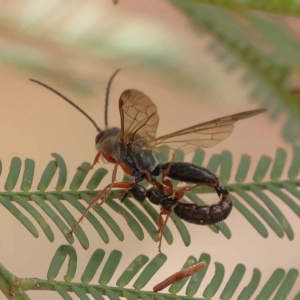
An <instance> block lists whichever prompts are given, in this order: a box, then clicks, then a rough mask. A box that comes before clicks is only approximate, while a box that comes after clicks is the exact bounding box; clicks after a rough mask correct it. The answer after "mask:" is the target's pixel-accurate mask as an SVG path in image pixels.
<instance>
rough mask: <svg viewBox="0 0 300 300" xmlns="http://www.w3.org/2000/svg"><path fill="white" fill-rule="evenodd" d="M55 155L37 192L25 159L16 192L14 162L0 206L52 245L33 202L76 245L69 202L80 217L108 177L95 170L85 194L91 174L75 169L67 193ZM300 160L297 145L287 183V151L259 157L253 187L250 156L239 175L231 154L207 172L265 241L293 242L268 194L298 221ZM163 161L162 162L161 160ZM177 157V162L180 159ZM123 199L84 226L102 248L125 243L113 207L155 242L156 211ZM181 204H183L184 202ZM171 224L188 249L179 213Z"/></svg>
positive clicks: (85, 243) (191, 195)
mask: <svg viewBox="0 0 300 300" xmlns="http://www.w3.org/2000/svg"><path fill="white" fill-rule="evenodd" d="M204 155H205V153H204V152H203V151H197V152H196V153H195V155H194V158H193V162H194V163H196V164H198V165H201V164H203V159H204ZM53 156H54V157H55V160H53V161H51V162H49V164H48V165H47V166H46V168H45V170H44V172H43V174H42V176H41V178H40V180H39V183H38V185H37V189H38V191H37V192H34V191H30V189H31V188H32V186H31V182H32V180H33V177H34V162H33V161H32V160H28V159H27V160H25V169H24V173H23V177H22V182H21V187H20V188H21V190H22V192H14V189H15V188H16V184H17V181H18V178H19V177H20V175H21V174H20V171H21V160H20V159H19V158H13V159H12V161H11V165H10V171H9V173H8V175H7V178H6V182H5V185H4V188H5V190H6V192H2V193H0V203H1V204H2V205H3V206H4V207H5V208H6V209H8V210H9V211H10V212H11V213H12V214H13V215H14V216H15V217H16V218H17V219H18V220H19V221H20V222H21V223H22V224H23V225H24V226H25V228H26V229H27V230H28V231H29V232H30V233H31V234H32V235H33V236H34V237H38V236H39V233H38V230H37V228H36V225H34V224H33V223H32V222H31V221H30V220H29V218H28V217H27V216H26V215H25V214H23V213H22V212H21V211H20V210H19V208H18V206H22V207H23V208H24V209H25V210H26V211H27V212H28V214H29V215H31V216H32V217H33V218H34V219H35V220H36V222H37V224H38V225H39V226H40V227H41V229H42V231H43V232H44V234H45V235H46V237H47V238H48V240H49V241H51V242H52V241H53V240H54V234H53V231H52V229H51V226H52V225H50V224H49V223H48V222H47V221H46V220H45V218H44V217H43V216H42V214H41V213H40V212H39V211H38V210H37V209H36V208H35V207H34V206H33V205H32V202H34V203H35V204H36V205H38V206H39V207H40V208H41V209H42V211H43V212H44V213H45V214H46V215H48V217H50V219H51V220H52V221H53V223H54V224H55V225H56V226H57V227H58V228H59V230H60V231H61V232H62V234H63V235H64V237H65V239H66V241H67V242H68V243H70V244H72V243H73V242H74V237H73V236H70V235H69V231H70V228H71V227H72V226H74V224H75V223H76V219H75V218H74V216H73V215H72V214H71V212H70V211H69V210H68V208H67V206H66V203H68V204H70V205H71V206H73V207H74V208H75V209H77V210H78V211H79V212H80V213H83V212H84V210H85V206H84V205H83V204H82V203H81V202H79V201H78V200H79V199H83V200H84V201H85V202H86V203H89V202H90V201H91V200H92V199H93V197H94V196H95V195H96V194H97V193H98V192H99V191H97V190H95V189H96V188H97V187H98V185H99V184H101V180H102V179H103V178H104V177H105V176H106V174H107V170H105V169H103V168H100V169H98V170H96V171H95V172H94V173H93V174H92V175H91V177H90V179H89V180H88V183H87V185H86V189H84V188H82V184H83V182H84V180H85V179H86V177H87V176H90V175H88V174H87V172H86V171H83V170H77V172H76V173H75V175H74V176H73V178H72V180H71V183H70V186H69V190H65V183H66V181H67V168H66V165H65V163H64V161H63V159H62V157H60V156H59V155H58V154H54V155H53ZM299 156H300V148H299V147H298V146H294V151H293V159H292V163H291V165H290V167H289V169H288V179H286V180H283V179H281V176H282V173H283V170H284V169H285V167H286V157H287V154H286V152H285V151H284V150H283V149H278V150H277V152H276V156H275V159H274V160H272V159H271V158H270V157H267V156H262V157H261V159H260V160H259V161H258V163H257V165H256V167H255V168H256V169H255V172H254V175H253V181H252V182H247V181H246V178H247V176H248V172H249V169H250V166H251V159H250V157H249V156H247V155H243V156H242V157H241V159H240V161H239V164H238V168H237V171H236V174H233V171H232V164H233V159H232V155H231V153H230V152H228V151H223V152H222V153H221V154H220V155H213V156H211V158H210V160H209V162H208V165H207V167H208V168H209V169H210V170H212V171H213V172H216V173H218V174H220V183H221V184H222V185H226V187H227V188H228V190H229V191H230V195H231V199H232V201H233V204H234V209H236V210H238V211H239V212H240V213H241V214H242V215H243V216H244V217H245V218H246V219H247V220H248V222H249V223H250V224H251V225H252V226H253V228H254V229H255V230H256V231H257V232H258V233H259V234H260V235H261V236H262V237H264V238H266V237H268V235H269V233H268V230H269V229H271V230H272V231H273V232H274V233H275V234H276V235H277V236H278V237H279V238H282V237H283V236H284V235H286V236H287V237H288V239H290V240H292V239H293V238H294V232H293V229H292V226H291V225H290V222H289V220H288V219H287V217H286V216H285V215H284V214H283V212H282V211H281V210H280V208H279V207H278V206H277V205H276V204H275V202H274V201H272V199H271V198H270V197H269V196H268V195H267V193H266V192H267V191H269V192H271V193H272V194H273V195H274V196H275V197H277V198H278V199H280V200H281V201H282V202H283V203H284V204H285V205H286V206H288V207H289V208H290V209H291V210H292V212H293V213H294V214H296V215H297V216H298V217H300V206H299V204H298V203H297V202H296V201H295V200H294V199H293V197H296V198H298V199H299V198H300V192H299V190H298V189H297V187H298V186H299V184H300V182H299V180H298V179H297V178H298V173H299V168H300V159H299ZM160 158H161V159H162V158H163V157H160ZM176 158H178V155H177V156H176ZM81 166H82V167H83V168H87V167H88V166H89V164H87V163H83V164H82V165H81ZM57 171H59V172H58V173H59V174H58V180H57V183H56V191H47V189H48V186H49V184H50V183H51V181H52V180H53V177H54V175H55V172H57ZM267 172H270V178H266V174H267ZM233 177H234V181H235V182H232V181H233V179H231V178H233ZM125 179H126V178H125ZM228 182H230V183H228ZM213 192H214V191H213V190H212V189H209V188H203V187H201V188H196V189H193V190H192V191H189V192H187V193H186V197H187V198H188V199H189V200H190V201H192V202H194V203H196V204H198V205H203V204H205V200H203V199H202V196H203V195H204V194H205V193H213ZM123 194H124V191H123V190H114V191H112V193H111V197H110V199H108V201H106V202H105V205H102V206H100V207H97V208H96V209H95V212H96V214H97V215H98V216H100V219H98V218H97V217H96V216H95V215H94V214H93V213H91V212H89V213H88V214H87V215H86V221H88V222H89V223H90V224H91V225H92V226H93V227H94V229H95V230H96V232H97V233H98V235H99V237H100V239H101V240H102V241H103V242H104V243H108V242H109V236H110V235H111V234H114V235H115V236H116V237H117V238H118V239H119V240H120V241H122V240H123V239H124V232H123V230H122V229H121V227H120V226H119V225H118V223H117V221H116V220H115V219H114V218H112V217H111V216H110V213H109V211H108V210H109V208H111V209H112V210H114V211H115V212H121V213H122V215H123V216H125V218H126V219H127V224H128V227H129V228H130V229H131V231H132V232H133V234H134V235H135V236H136V238H137V239H138V240H143V238H144V234H145V232H146V233H147V234H149V236H150V237H151V238H152V239H153V240H154V241H157V240H158V233H157V221H158V209H157V208H156V207H154V206H153V205H152V204H150V203H149V202H148V201H145V202H144V203H138V202H137V201H135V200H134V199H133V200H131V199H126V200H125V201H124V205H122V204H120V203H118V200H117V198H120V197H122V195H123ZM182 201H185V200H184V199H183V200H182ZM49 204H51V205H49ZM171 219H172V220H173V222H174V224H175V225H176V228H177V230H178V232H179V234H180V236H181V238H182V240H183V242H184V244H185V245H186V246H188V245H190V243H191V237H190V234H189V232H188V230H187V228H186V225H185V223H184V222H183V221H182V220H181V219H180V218H178V217H177V216H176V215H175V214H172V216H171ZM103 222H104V223H105V224H106V225H107V226H108V227H109V231H108V230H107V229H105V227H104V226H103ZM208 228H210V229H211V230H212V231H213V232H214V233H219V232H220V233H222V234H223V235H224V236H225V237H226V238H228V239H230V238H231V236H232V232H231V230H230V228H229V227H228V225H227V224H226V223H225V222H221V223H218V224H215V225H211V226H208ZM268 228H269V229H268ZM75 236H76V238H77V239H78V241H79V242H80V244H81V245H82V247H83V248H84V249H87V248H89V240H88V237H87V235H86V233H85V231H84V230H83V228H82V227H81V226H79V227H78V228H77V229H76V231H75ZM164 238H165V239H166V241H167V242H168V243H169V244H171V243H172V242H173V235H172V233H171V231H170V229H169V228H167V227H166V229H165V231H164Z"/></svg>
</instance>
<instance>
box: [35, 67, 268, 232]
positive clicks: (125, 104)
mask: <svg viewBox="0 0 300 300" xmlns="http://www.w3.org/2000/svg"><path fill="white" fill-rule="evenodd" d="M118 72H119V70H116V71H115V72H114V74H113V75H112V76H111V78H110V80H109V82H108V85H107V92H106V99H105V113H104V118H105V129H104V130H102V129H101V128H100V127H99V126H98V125H97V123H96V122H95V121H94V120H93V119H92V118H91V117H90V116H89V115H88V114H87V113H86V112H84V111H83V110H82V109H81V108H80V107H78V106H77V105H76V104H75V103H74V102H72V101H71V100H70V99H68V98H67V97H65V96H64V95H62V94H61V93H59V92H58V91H56V90H55V89H53V88H51V87H50V86H48V85H46V84H44V83H42V82H40V81H37V80H34V79H30V80H31V81H33V82H35V83H37V84H39V85H41V86H43V87H45V88H47V89H48V90H50V91H52V92H54V93H55V94H57V95H58V96H60V97H61V98H62V99H64V100H65V101H67V102H68V103H69V104H71V105H72V106H73V107H75V108H76V109H77V110H79V111H80V112H81V113H82V114H83V115H85V116H86V117H87V119H89V120H90V121H91V123H92V124H93V125H94V127H95V128H96V130H97V131H98V134H97V136H96V141H95V144H96V149H97V155H96V156H95V159H94V161H93V163H92V165H91V167H90V169H91V168H93V166H94V165H95V164H96V163H98V161H99V160H100V158H103V159H105V160H106V161H108V162H110V163H113V164H115V166H114V169H113V172H112V181H111V183H110V184H108V185H107V186H106V187H105V188H103V190H102V191H101V192H99V193H98V194H97V195H96V196H95V197H94V198H93V199H92V201H91V202H90V203H89V205H88V207H87V208H86V211H85V212H84V213H83V214H82V216H81V217H80V218H79V220H78V222H77V223H76V224H75V225H74V226H73V228H72V229H71V231H70V233H71V234H72V233H73V232H74V230H75V229H76V227H77V226H78V225H79V223H80V222H81V221H82V220H83V219H84V217H85V215H86V214H87V212H88V210H89V209H90V208H91V207H92V206H94V205H95V204H96V203H97V202H98V201H99V200H101V202H100V204H102V203H103V202H104V201H105V200H106V199H107V197H108V195H109V194H110V191H111V189H112V188H122V189H127V190H132V189H133V188H135V186H136V185H137V183H138V182H140V181H142V180H144V179H146V180H148V181H149V182H150V183H151V184H152V185H153V186H157V185H159V183H158V182H157V181H156V178H155V176H157V175H159V174H160V173H162V172H164V171H165V170H166V169H168V177H170V178H171V179H175V180H180V181H184V182H193V180H194V179H195V178H193V176H194V175H193V170H194V165H192V164H190V165H189V167H184V172H182V170H181V169H180V166H181V165H180V164H178V163H176V162H175V163H172V164H170V163H169V164H168V163H167V164H157V161H156V159H155V156H154V153H153V152H154V151H160V150H161V149H164V148H165V147H168V148H171V149H173V150H177V149H179V150H182V151H183V152H184V153H185V154H187V153H190V152H192V151H195V150H196V149H202V148H210V147H213V146H215V145H216V144H218V143H220V142H221V141H223V140H224V139H226V138H227V137H228V136H230V134H231V133H232V131H233V129H234V123H235V122H237V121H239V120H243V119H247V118H251V117H254V116H256V115H258V114H260V113H263V112H265V111H266V110H265V109H256V110H250V111H246V112H241V113H237V114H233V115H229V116H226V117H221V118H218V119H214V120H211V121H208V122H204V123H199V124H196V125H193V126H190V127H187V128H185V129H181V130H179V131H175V132H173V133H169V134H166V135H161V136H158V137H157V136H156V134H157V128H158V124H159V116H158V113H157V107H156V105H155V104H154V103H153V101H152V100H151V99H150V98H149V97H148V96H147V95H145V94H144V93H143V92H141V91H138V90H135V89H128V90H125V91H124V92H123V93H122V94H121V96H120V98H119V112H120V127H111V128H110V127H108V121H107V120H108V98H109V97H108V95H109V91H110V86H111V83H112V80H113V78H114V77H115V76H116V74H117V73H118ZM169 166H170V167H169ZM119 167H121V169H122V170H123V171H124V172H125V173H126V174H128V175H130V176H132V177H134V180H133V182H131V183H130V182H116V176H117V170H118V168H119ZM197 179H199V178H198V177H197V176H196V180H197ZM206 179H207V178H206V177H205V176H204V178H202V179H201V180H204V183H205V180H206ZM191 180H192V181H191ZM201 184H203V182H199V181H198V182H197V185H201ZM178 205H179V204H177V205H176V206H178ZM179 207H180V206H178V208H179ZM190 207H191V206H190ZM193 209H194V208H192V207H191V208H190V210H193ZM182 217H183V215H182Z"/></svg>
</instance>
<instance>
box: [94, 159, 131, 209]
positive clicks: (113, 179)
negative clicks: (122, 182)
mask: <svg viewBox="0 0 300 300" xmlns="http://www.w3.org/2000/svg"><path fill="white" fill-rule="evenodd" d="M119 165H120V163H119V162H116V164H115V166H114V169H113V172H112V178H111V184H110V187H109V188H108V189H107V191H106V192H105V195H104V197H103V199H102V201H101V202H100V203H99V204H98V205H102V204H103V203H104V202H105V201H106V200H107V198H108V197H109V195H110V192H111V189H112V188H113V187H114V186H113V184H114V182H115V181H116V178H117V171H118V167H119ZM131 187H132V186H131ZM131 187H130V188H131ZM98 205H97V207H98Z"/></svg>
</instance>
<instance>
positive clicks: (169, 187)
mask: <svg viewBox="0 0 300 300" xmlns="http://www.w3.org/2000/svg"><path fill="white" fill-rule="evenodd" d="M173 162H174V154H173V153H172V159H171V161H170V163H169V166H168V168H167V169H166V170H165V171H163V172H162V174H161V181H162V183H163V184H164V185H165V187H164V191H165V193H167V194H168V195H169V196H171V195H172V194H173V184H172V182H171V180H170V179H166V177H168V175H169V173H170V169H171V166H172V164H173Z"/></svg>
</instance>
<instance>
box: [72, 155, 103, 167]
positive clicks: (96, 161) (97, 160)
mask: <svg viewBox="0 0 300 300" xmlns="http://www.w3.org/2000/svg"><path fill="white" fill-rule="evenodd" d="M101 154H102V151H99V152H98V153H97V155H96V156H95V158H94V162H93V164H92V165H91V166H90V167H89V168H82V167H78V168H77V170H83V171H89V170H92V169H93V168H94V166H95V164H97V163H98V162H99V159H100V156H101Z"/></svg>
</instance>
